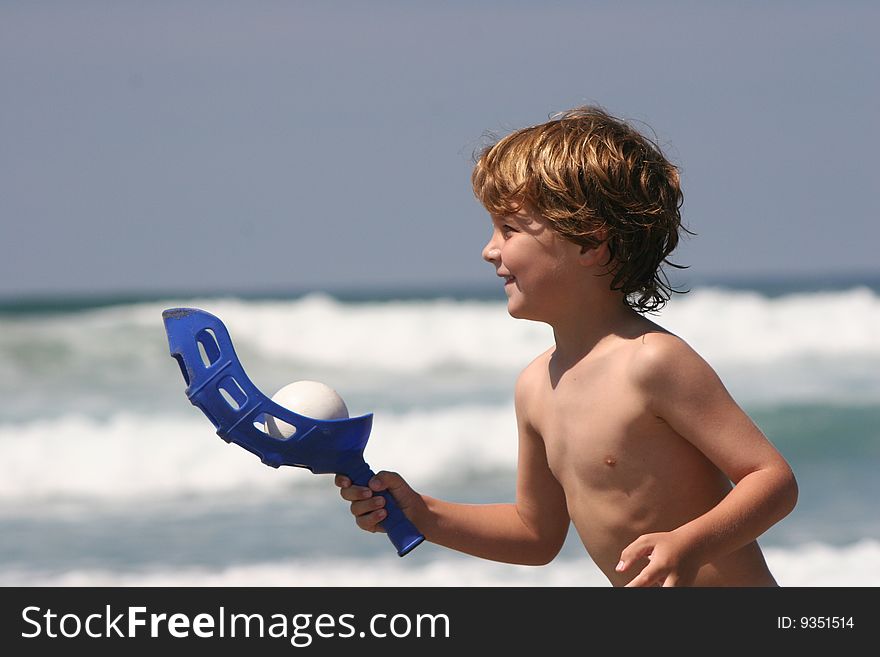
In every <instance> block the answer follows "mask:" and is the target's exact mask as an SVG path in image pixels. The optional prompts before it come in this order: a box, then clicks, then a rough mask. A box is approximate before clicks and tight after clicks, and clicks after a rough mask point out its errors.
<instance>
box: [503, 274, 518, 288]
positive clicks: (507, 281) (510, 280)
mask: <svg viewBox="0 0 880 657" xmlns="http://www.w3.org/2000/svg"><path fill="white" fill-rule="evenodd" d="M499 276H501V275H500V274H499ZM501 278H503V279H504V285H505V286H507V285H510V284H511V283H513V282H514V281H515V280H516V277H515V276H501Z"/></svg>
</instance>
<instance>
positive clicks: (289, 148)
mask: <svg viewBox="0 0 880 657" xmlns="http://www.w3.org/2000/svg"><path fill="white" fill-rule="evenodd" d="M878 24H880V6H878V5H877V4H876V3H868V2H833V3H832V2H809V1H807V2H776V3H761V2H745V3H699V2H665V3H651V2H613V3H612V2H500V1H494V2H482V3H469V2H464V1H454V2H403V1H399V2H390V1H387V0H378V1H375V2H207V1H204V2H196V1H183V2H171V1H161V2H151V3H142V2H126V1H121V2H109V1H107V2H88V1H82V2H76V3H68V2H41V3H32V2H24V1H19V2H11V1H7V2H3V3H0V93H2V103H0V220H2V236H3V237H2V240H0V295H3V296H10V295H21V294H30V293H46V292H53V293H85V292H100V293H104V292H115V291H139V292H145V291H150V290H172V291H173V290H176V289H181V290H193V289H205V290H208V289H210V290H226V289H228V290H231V291H237V290H256V289H275V290H282V289H303V288H306V289H308V288H323V287H331V288H333V287H340V286H341V287H375V286H380V287H400V286H403V287H411V286H415V287H424V286H428V287H442V286H445V285H472V284H473V285H480V284H486V285H491V284H492V283H493V282H494V278H493V272H492V271H491V268H490V267H489V266H488V265H486V264H485V263H483V262H482V261H481V260H480V257H479V254H480V250H481V248H482V245H483V243H484V242H485V240H486V239H487V237H488V235H489V221H488V218H487V216H486V214H485V212H484V211H483V209H482V208H481V207H480V206H479V205H478V204H477V202H476V201H475V200H474V199H473V196H472V193H471V190H470V182H469V178H470V170H471V166H472V160H471V156H472V153H473V151H474V150H475V149H476V148H478V147H479V146H480V145H481V144H483V143H484V142H485V139H486V137H485V135H486V133H487V132H493V133H496V134H504V133H506V132H508V131H510V130H512V129H515V128H518V127H522V126H524V125H530V124H534V123H539V122H542V121H544V120H545V119H546V118H547V117H548V115H549V114H551V113H553V112H556V111H559V110H563V109H566V108H568V107H572V106H575V105H579V104H583V103H598V104H600V105H602V106H604V107H605V108H607V109H608V110H609V111H611V112H612V113H614V114H617V115H618V116H621V117H623V118H627V119H631V120H634V121H637V122H644V123H645V124H647V125H648V126H650V128H651V129H653V132H654V133H655V134H656V137H657V139H658V141H659V142H660V143H661V145H662V146H663V147H664V148H665V150H666V152H667V153H668V154H669V155H670V157H671V158H672V159H673V160H674V161H675V162H676V163H677V164H678V165H679V166H680V167H681V170H682V176H683V186H684V193H685V203H684V207H683V213H684V217H685V221H686V224H687V225H688V226H689V227H690V228H691V229H692V230H694V231H695V232H696V233H697V235H696V237H693V238H689V239H687V240H685V241H684V243H683V244H682V246H681V247H680V249H679V251H678V253H677V255H676V257H674V258H673V259H674V260H676V261H678V262H681V263H683V264H687V265H690V267H691V270H690V272H691V275H693V276H698V277H700V276H730V275H736V276H742V275H765V274H788V275H800V274H810V275H813V276H815V275H822V274H826V273H827V274H829V275H830V274H835V273H846V272H851V271H873V272H876V271H877V270H878V269H880V267H878V258H877V256H876V250H877V245H878V244H880V228H878V221H877V220H878V214H880V213H878V209H880V203H878V200H877V194H876V192H875V191H874V190H876V188H877V185H878V182H877V170H878V168H877V163H876V157H877V156H876V154H877V153H878V152H880V138H878V127H877V120H878V118H880V85H878V75H877V71H878V70H880V61H878V60H880V57H878V53H880V46H878V39H877V38H876V32H877V29H876V28H877V25H878Z"/></svg>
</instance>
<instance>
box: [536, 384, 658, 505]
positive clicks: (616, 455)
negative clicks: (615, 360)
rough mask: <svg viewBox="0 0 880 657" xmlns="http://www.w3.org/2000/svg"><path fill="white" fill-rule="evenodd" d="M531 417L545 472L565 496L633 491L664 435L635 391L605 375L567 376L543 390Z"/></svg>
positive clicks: (652, 460)
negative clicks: (608, 490)
mask: <svg viewBox="0 0 880 657" xmlns="http://www.w3.org/2000/svg"><path fill="white" fill-rule="evenodd" d="M535 415H536V416H537V417H536V418H535V425H536V427H535V428H536V429H537V430H538V432H539V433H540V434H541V437H542V438H543V440H544V447H545V450H546V453H547V461H548V465H549V466H550V470H551V471H552V472H553V474H554V476H555V477H556V478H557V480H558V481H559V482H560V483H561V484H562V485H563V487H564V488H566V491H567V492H569V491H571V490H572V488H575V487H576V488H578V489H583V488H584V487H587V488H592V489H604V488H614V489H620V488H630V487H634V486H637V485H639V482H642V481H643V479H644V474H645V465H646V463H648V462H652V463H656V460H657V459H656V456H657V454H656V450H658V449H661V448H662V443H663V442H664V437H665V435H666V434H667V433H668V432H670V430H669V428H668V427H667V425H666V424H665V423H664V422H663V421H662V420H660V419H659V418H657V417H655V416H654V415H653V413H651V412H650V409H649V408H648V406H647V402H646V400H645V399H644V398H643V397H642V396H641V395H640V394H639V393H638V391H637V390H635V389H634V388H633V387H632V386H631V385H628V384H627V381H626V380H625V378H624V377H623V376H621V375H619V374H617V373H616V372H614V371H613V370H608V369H603V370H599V371H597V372H596V373H595V374H593V373H589V372H584V373H581V372H572V373H570V375H567V376H566V377H563V378H562V379H561V380H560V381H559V382H558V383H557V385H556V386H555V387H553V386H551V385H549V384H548V386H547V388H546V390H544V391H543V393H542V395H541V399H540V405H539V410H538V412H537V413H536V414H535Z"/></svg>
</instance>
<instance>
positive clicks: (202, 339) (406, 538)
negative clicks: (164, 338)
mask: <svg viewBox="0 0 880 657" xmlns="http://www.w3.org/2000/svg"><path fill="white" fill-rule="evenodd" d="M162 319H163V320H164V322H165V332H166V333H167V334H168V345H169V347H170V349H171V355H172V356H173V357H174V358H175V359H177V363H178V364H179V365H180V371H181V372H182V373H183V378H184V380H185V381H186V385H187V388H186V396H187V398H188V399H189V401H190V402H191V403H192V404H193V405H194V406H197V407H198V408H199V409H201V411H202V412H203V413H204V414H205V415H206V416H207V417H208V419H209V420H211V422H212V423H213V424H214V428H215V429H216V430H217V435H218V436H220V437H221V438H222V439H223V440H225V441H226V442H227V443H229V442H233V443H235V444H237V445H240V446H241V447H244V448H245V449H246V450H248V451H249V452H251V453H253V454H256V455H257V456H259V457H260V460H261V461H262V462H263V463H265V464H266V465H269V466H272V467H273V468H277V467H278V466H281V465H292V466H295V467H298V468H308V469H309V470H311V471H312V472H313V473H315V474H344V475H345V476H347V477H348V478H349V479H351V480H352V482H354V483H355V484H356V485H358V486H366V485H367V482H368V481H369V480H370V478H371V477H372V476H373V475H374V472H373V471H372V470H371V469H370V466H369V465H367V463H366V461H364V447H366V445H367V440H369V437H370V429H371V428H372V426H373V414H372V413H368V414H367V415H361V416H359V417H353V418H349V419H342V420H319V419H315V418H311V417H307V416H305V415H299V414H298V413H294V412H293V411H290V410H288V409H286V408H284V407H283V406H280V405H278V404H276V403H275V402H273V401H272V400H271V399H269V398H268V397H266V395H264V394H263V393H262V392H260V391H259V390H258V389H257V387H256V386H255V385H254V384H253V383H251V381H250V379H248V377H247V375H246V374H245V373H244V369H243V368H242V366H241V363H240V362H239V360H238V357H237V356H236V355H235V350H234V349H233V348H232V340H231V339H230V338H229V332H228V331H227V330H226V327H225V326H224V325H223V322H221V321H220V320H219V319H218V318H217V317H215V316H214V315H212V314H210V313H207V312H205V311H203V310H199V309H198V308H169V309H168V310H165V311H164V312H163V313H162ZM267 415H271V416H273V417H275V418H277V419H278V420H281V421H283V422H287V423H288V424H290V425H292V426H293V427H294V428H295V432H294V433H293V435H292V436H291V437H290V438H275V437H273V436H270V435H269V434H268V433H266V431H265V429H264V424H265V420H266V416H267ZM380 494H381V495H382V496H383V497H384V498H385V510H386V511H387V513H388V516H387V517H386V518H385V520H383V521H382V523H381V525H382V528H383V529H384V530H385V531H386V533H387V534H388V538H390V539H391V542H392V543H393V544H394V547H395V548H396V549H397V554H398V555H399V556H401V557H402V556H404V555H405V554H407V553H408V552H410V551H411V550H412V549H413V548H415V547H416V546H417V545H418V544H419V543H421V542H422V541H423V540H424V538H425V537H424V536H422V534H421V533H420V532H419V530H417V529H416V528H415V526H414V525H413V524H412V523H411V522H410V521H409V520H408V519H407V518H406V516H405V515H403V512H402V511H401V510H400V507H398V506H397V503H396V502H395V501H394V498H393V497H391V495H390V494H389V493H387V492H385V491H383V492H382V493H380Z"/></svg>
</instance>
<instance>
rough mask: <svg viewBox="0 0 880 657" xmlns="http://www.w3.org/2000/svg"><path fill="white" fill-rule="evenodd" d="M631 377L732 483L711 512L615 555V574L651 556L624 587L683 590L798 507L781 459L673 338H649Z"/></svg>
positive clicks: (719, 384) (704, 365) (713, 377)
mask: <svg viewBox="0 0 880 657" xmlns="http://www.w3.org/2000/svg"><path fill="white" fill-rule="evenodd" d="M642 349H643V350H644V352H643V353H641V354H639V356H638V358H637V362H636V364H635V365H634V368H633V373H634V377H635V380H636V381H637V385H639V386H640V387H641V388H642V389H643V391H644V392H645V393H646V395H647V399H648V403H649V405H650V408H651V409H652V411H653V412H654V414H655V415H656V416H657V417H658V418H660V419H661V420H663V421H665V422H666V423H667V424H668V425H669V426H670V427H671V428H672V429H673V430H675V431H676V432H677V433H678V434H680V435H681V436H683V437H684V438H685V439H686V440H688V441H689V442H691V443H692V444H693V445H694V446H695V447H696V448H697V449H699V450H700V451H701V452H702V453H703V454H704V455H705V456H706V457H707V458H708V459H709V460H710V461H712V462H713V463H714V464H715V465H716V466H718V468H719V469H720V470H721V471H722V472H724V473H725V475H727V477H728V478H729V479H730V480H731V481H732V482H733V483H734V484H735V485H734V488H733V489H732V490H731V491H730V493H729V494H728V495H727V496H725V498H724V499H723V500H721V502H719V503H718V504H717V505H716V506H715V507H713V508H712V509H710V510H709V511H707V512H706V513H704V514H703V515H701V516H699V517H697V518H694V519H693V520H692V521H690V522H688V523H686V524H684V525H682V526H681V527H679V528H677V529H675V530H674V531H671V532H662V533H658V534H646V535H643V536H640V537H639V538H637V539H636V540H635V541H633V542H632V543H631V544H630V545H629V546H628V547H627V548H626V549H624V551H623V553H622V554H621V562H620V564H619V565H618V568H617V569H618V570H619V571H624V570H626V568H627V567H628V566H629V564H631V563H632V562H633V561H635V560H638V559H640V558H643V557H645V556H648V555H651V559H650V563H649V565H648V566H646V567H645V568H644V569H643V570H642V572H641V573H639V574H638V575H637V576H636V577H635V578H634V579H633V580H632V581H631V582H630V583H629V586H651V585H655V584H658V583H660V584H663V585H665V586H676V585H686V584H688V583H689V582H690V581H691V580H692V579H693V578H694V577H695V576H696V572H697V570H698V569H699V567H700V566H701V565H703V564H705V563H707V562H710V561H712V560H713V559H715V558H717V557H719V556H722V555H725V554H729V553H730V552H733V551H734V550H737V549H739V548H741V547H743V546H745V545H747V544H748V543H750V542H752V541H754V540H755V539H756V538H757V537H758V536H760V535H761V534H762V533H764V532H765V531H766V530H767V529H768V528H770V527H771V526H772V525H773V524H775V523H776V522H778V521H779V520H781V519H782V518H783V517H785V516H786V515H787V514H788V513H790V512H791V510H792V509H793V508H794V505H795V503H796V501H797V483H796V481H795V478H794V474H793V473H792V471H791V468H790V467H789V465H788V463H787V462H786V461H785V459H784V458H783V457H782V455H781V454H780V453H779V452H778V451H777V450H776V449H775V448H774V447H773V445H772V444H771V443H770V441H768V440H767V438H766V437H765V436H764V434H763V433H762V432H761V430H760V429H759V428H758V427H757V426H756V425H755V423H754V422H752V420H751V418H749V416H748V415H747V414H746V413H745V412H744V411H743V410H742V408H740V406H739V405H738V404H737V403H736V402H735V401H734V400H733V398H732V397H731V396H730V394H729V393H728V391H727V389H726V388H725V387H724V384H723V383H722V382H721V380H720V379H719V377H718V375H717V374H716V373H715V371H714V370H713V369H712V368H711V367H710V366H709V365H708V363H706V362H705V361H704V360H703V359H702V358H701V357H700V356H699V355H698V354H697V353H696V352H695V351H694V350H693V349H691V348H690V347H689V346H688V345H687V344H686V343H684V342H683V341H681V340H680V339H679V338H677V337H675V336H672V335H665V334H656V333H655V334H650V335H648V336H646V338H645V345H644V346H643V347H642Z"/></svg>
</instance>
